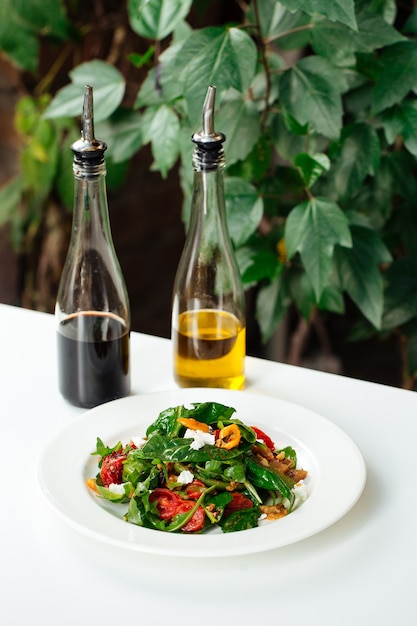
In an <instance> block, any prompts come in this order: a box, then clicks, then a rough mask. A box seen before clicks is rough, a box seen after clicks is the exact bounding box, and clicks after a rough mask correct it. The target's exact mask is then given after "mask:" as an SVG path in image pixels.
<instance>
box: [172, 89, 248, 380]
mask: <svg viewBox="0 0 417 626" xmlns="http://www.w3.org/2000/svg"><path fill="white" fill-rule="evenodd" d="M215 92H216V88H215V87H214V86H210V87H209V88H208V91H207V96H206V99H205V102H204V106H203V129H202V130H201V131H200V132H198V133H195V134H194V135H193V137H192V141H193V142H194V143H195V148H194V154H193V166H194V190H193V200H192V206H191V214H190V223H189V228H188V232H187V237H186V241H185V245H184V250H183V252H182V256H181V258H180V262H179V265H178V269H177V274H176V278H175V283H174V290H173V302H172V344H173V351H174V376H175V380H176V382H177V383H178V384H179V385H180V386H181V387H222V388H226V389H241V388H242V387H243V386H244V381H245V374H244V361H245V353H246V323H245V300H244V291H243V286H242V281H241V278H240V274H239V270H238V267H237V264H236V260H235V256H234V252H233V248H232V243H231V240H230V237H229V233H228V228H227V222H226V212H225V202H224V182H223V169H224V166H225V158H224V151H223V142H224V141H225V136H224V135H223V134H222V133H217V132H215V130H214V99H215Z"/></svg>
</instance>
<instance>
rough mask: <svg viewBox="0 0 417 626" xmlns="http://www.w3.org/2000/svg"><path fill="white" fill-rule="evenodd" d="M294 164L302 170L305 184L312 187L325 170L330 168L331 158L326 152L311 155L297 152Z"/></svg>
mask: <svg viewBox="0 0 417 626" xmlns="http://www.w3.org/2000/svg"><path fill="white" fill-rule="evenodd" d="M294 165H295V166H296V167H298V168H299V169H300V171H301V175H302V177H303V180H304V183H305V186H306V187H307V188H311V187H312V186H313V185H314V183H315V182H316V180H317V179H318V178H320V176H321V175H322V174H323V172H326V171H327V170H329V168H330V160H329V157H328V156H327V155H326V154H322V153H320V154H313V155H309V154H306V153H305V152H301V153H300V154H297V156H296V157H295V160H294Z"/></svg>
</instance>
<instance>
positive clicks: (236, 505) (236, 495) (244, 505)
mask: <svg viewBox="0 0 417 626" xmlns="http://www.w3.org/2000/svg"><path fill="white" fill-rule="evenodd" d="M230 495H231V496H233V500H231V501H230V502H229V504H226V506H225V509H224V513H223V515H226V516H227V515H230V514H231V513H234V512H235V511H241V510H242V509H251V508H252V507H253V502H252V500H251V499H250V498H247V497H246V496H244V495H243V493H240V492H239V491H232V493H231V494H230Z"/></svg>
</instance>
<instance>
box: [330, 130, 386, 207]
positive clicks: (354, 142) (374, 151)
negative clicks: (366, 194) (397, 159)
mask: <svg viewBox="0 0 417 626" xmlns="http://www.w3.org/2000/svg"><path fill="white" fill-rule="evenodd" d="M380 156H381V148H380V144H379V139H378V135H377V132H376V131H375V129H374V128H373V127H372V126H370V124H365V123H362V122H361V123H358V124H352V125H351V126H347V127H345V128H344V129H343V132H342V137H341V151H340V155H339V158H338V159H337V161H336V163H335V164H334V167H333V171H332V174H331V177H332V180H333V183H334V186H335V189H336V191H337V193H338V195H339V197H341V198H345V197H347V196H348V195H349V196H352V195H353V194H354V193H355V192H356V191H357V190H358V189H359V187H360V186H361V184H362V183H363V181H364V180H365V178H366V176H367V175H368V174H371V175H375V173H376V171H377V170H378V166H379V161H380Z"/></svg>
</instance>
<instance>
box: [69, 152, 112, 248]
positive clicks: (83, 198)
mask: <svg viewBox="0 0 417 626" xmlns="http://www.w3.org/2000/svg"><path fill="white" fill-rule="evenodd" d="M73 173H74V215H73V236H76V237H77V238H79V239H80V240H81V241H82V242H83V245H84V246H88V247H89V246H91V247H96V244H97V241H100V240H101V239H102V238H104V239H107V240H108V241H111V234H110V224H109V215H108V206H107V194H106V164H105V161H104V160H102V161H100V162H83V163H80V161H79V160H78V159H74V164H73Z"/></svg>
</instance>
